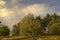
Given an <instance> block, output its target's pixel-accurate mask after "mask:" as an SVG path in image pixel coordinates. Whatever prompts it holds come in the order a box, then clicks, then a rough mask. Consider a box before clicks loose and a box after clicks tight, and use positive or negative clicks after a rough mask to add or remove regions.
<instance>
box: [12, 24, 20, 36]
mask: <svg viewBox="0 0 60 40" xmlns="http://www.w3.org/2000/svg"><path fill="white" fill-rule="evenodd" d="M19 32H20V26H19V25H14V26H13V31H12V36H18V35H20V33H19Z"/></svg>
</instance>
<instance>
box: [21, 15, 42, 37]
mask: <svg viewBox="0 0 60 40" xmlns="http://www.w3.org/2000/svg"><path fill="white" fill-rule="evenodd" d="M42 30H43V27H42V26H41V22H40V17H36V19H34V17H33V16H31V15H27V16H26V17H24V18H23V19H22V21H21V25H20V34H21V35H28V36H29V35H30V36H36V35H40V34H42Z"/></svg>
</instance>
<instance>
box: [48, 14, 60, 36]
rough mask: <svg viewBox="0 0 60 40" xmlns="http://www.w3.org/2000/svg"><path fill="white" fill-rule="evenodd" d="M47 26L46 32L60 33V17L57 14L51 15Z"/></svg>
mask: <svg viewBox="0 0 60 40" xmlns="http://www.w3.org/2000/svg"><path fill="white" fill-rule="evenodd" d="M48 26H49V30H48V34H53V35H58V34H59V35H60V17H59V16H58V15H57V14H53V15H52V20H51V22H50V23H49V25H48Z"/></svg>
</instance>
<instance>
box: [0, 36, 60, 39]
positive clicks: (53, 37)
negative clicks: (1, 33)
mask: <svg viewBox="0 0 60 40" xmlns="http://www.w3.org/2000/svg"><path fill="white" fill-rule="evenodd" d="M0 40H60V36H40V37H35V38H34V37H24V36H16V37H0Z"/></svg>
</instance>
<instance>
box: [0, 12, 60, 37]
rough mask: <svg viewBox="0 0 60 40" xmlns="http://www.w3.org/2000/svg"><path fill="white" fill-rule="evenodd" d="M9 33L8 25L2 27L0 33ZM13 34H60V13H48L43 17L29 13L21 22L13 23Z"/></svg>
mask: <svg viewBox="0 0 60 40" xmlns="http://www.w3.org/2000/svg"><path fill="white" fill-rule="evenodd" d="M9 34H10V31H9V29H8V28H7V27H6V26H5V28H4V26H3V27H0V35H3V36H5V35H9ZM11 34H12V36H40V35H60V15H57V14H56V13H54V14H51V15H50V14H47V15H46V16H45V17H44V18H41V17H40V16H36V17H34V16H33V15H32V14H28V15H27V16H25V17H24V18H23V19H22V20H21V21H20V22H19V23H17V24H15V25H13V30H12V33H11Z"/></svg>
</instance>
